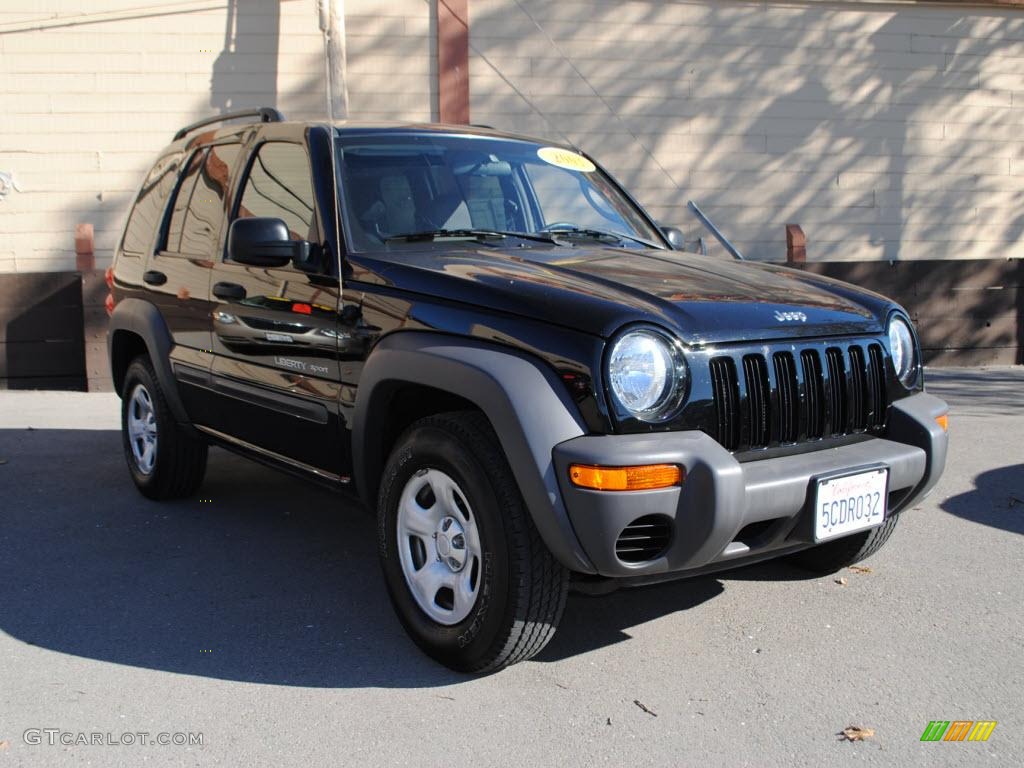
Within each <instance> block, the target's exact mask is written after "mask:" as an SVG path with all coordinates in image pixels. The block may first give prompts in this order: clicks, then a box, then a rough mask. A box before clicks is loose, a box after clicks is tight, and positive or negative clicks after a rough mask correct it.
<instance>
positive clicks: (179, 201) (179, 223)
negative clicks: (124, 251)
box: [163, 150, 206, 253]
mask: <svg viewBox="0 0 1024 768" xmlns="http://www.w3.org/2000/svg"><path fill="white" fill-rule="evenodd" d="M205 157H206V152H205V151H203V150H199V151H198V152H196V153H195V154H194V155H192V157H191V158H189V161H188V165H187V166H186V167H185V172H184V173H182V174H181V182H180V183H179V184H178V193H177V195H175V197H174V207H173V208H172V209H171V222H170V224H168V225H167V238H166V240H165V241H164V247H163V250H165V251H170V252H171V253H177V252H178V250H179V246H180V245H181V230H182V229H183V227H184V224H185V212H186V211H187V210H188V201H189V199H191V197H192V190H193V189H194V188H195V186H196V178H197V177H198V176H199V167H200V166H201V165H202V164H203V159H204V158H205Z"/></svg>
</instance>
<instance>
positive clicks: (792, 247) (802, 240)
mask: <svg viewBox="0 0 1024 768" xmlns="http://www.w3.org/2000/svg"><path fill="white" fill-rule="evenodd" d="M805 261H807V236H806V235H805V234H804V231H803V229H801V227H800V225H799V224H787V225H786V263H787V264H803V263H804V262H805Z"/></svg>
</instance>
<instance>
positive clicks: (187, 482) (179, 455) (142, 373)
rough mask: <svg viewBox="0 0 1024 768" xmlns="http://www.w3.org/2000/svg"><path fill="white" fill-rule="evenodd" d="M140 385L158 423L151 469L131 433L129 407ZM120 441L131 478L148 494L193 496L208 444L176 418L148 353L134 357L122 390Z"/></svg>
mask: <svg viewBox="0 0 1024 768" xmlns="http://www.w3.org/2000/svg"><path fill="white" fill-rule="evenodd" d="M138 387H142V388H143V389H144V391H145V392H146V393H148V395H149V399H150V402H151V403H152V410H153V415H154V421H155V424H156V447H155V449H154V452H155V460H154V461H153V464H152V467H151V468H149V470H148V471H146V468H144V467H143V466H142V464H141V463H140V460H139V459H137V457H136V455H135V452H134V451H133V449H132V438H131V436H130V434H129V411H130V409H131V408H132V397H133V395H134V394H135V392H136V389H137V388H138ZM121 441H122V445H123V446H124V455H125V460H126V461H127V462H128V470H129V471H130V472H131V476H132V480H134V481H135V486H136V487H137V488H138V489H139V491H140V492H141V493H142V495H143V496H145V497H146V498H149V499H155V500H163V499H180V498H183V497H186V496H191V495H192V494H193V493H195V492H196V491H197V490H198V489H199V486H200V485H201V484H202V482H203V476H204V475H205V474H206V457H207V451H208V447H207V444H206V442H204V441H203V440H199V439H197V438H195V437H193V436H192V435H190V434H188V433H187V432H186V431H185V430H184V429H183V428H182V427H181V426H180V425H179V424H178V423H177V421H175V419H174V416H173V414H172V413H171V410H170V408H169V407H168V405H167V398H166V397H165V396H164V393H163V390H162V389H161V388H160V383H159V382H158V381H157V377H156V373H155V372H154V371H153V365H152V363H150V361H149V358H148V357H145V356H139V357H137V358H135V359H134V360H132V362H131V364H130V365H129V366H128V370H127V372H126V373H125V377H124V387H123V388H122V391H121Z"/></svg>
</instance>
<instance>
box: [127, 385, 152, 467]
mask: <svg viewBox="0 0 1024 768" xmlns="http://www.w3.org/2000/svg"><path fill="white" fill-rule="evenodd" d="M156 438H157V435H156V411H155V410H154V409H153V398H152V397H150V395H149V391H148V390H147V389H146V388H145V387H144V386H142V385H141V384H136V385H135V389H133V390H132V395H131V397H130V398H129V399H128V443H129V445H131V448H132V458H133V459H134V460H135V466H136V467H137V468H138V470H139V472H141V473H142V474H144V475H148V474H150V473H152V471H153V467H154V466H156Z"/></svg>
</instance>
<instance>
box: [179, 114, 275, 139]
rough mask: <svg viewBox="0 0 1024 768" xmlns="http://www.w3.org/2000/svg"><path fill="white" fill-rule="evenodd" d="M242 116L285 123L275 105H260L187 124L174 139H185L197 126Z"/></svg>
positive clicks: (262, 121)
mask: <svg viewBox="0 0 1024 768" xmlns="http://www.w3.org/2000/svg"><path fill="white" fill-rule="evenodd" d="M240 117H258V118H259V119H260V120H259V121H260V122H261V123H283V122H284V115H282V114H281V113H280V112H278V111H277V110H276V109H274V108H273V107H259V108H258V109H244V110H241V111H239V112H225V113H224V114H223V115H217V116H216V117H208V118H206V119H205V120H197V121H196V122H194V123H192V124H190V125H186V126H185V127H184V128H182V129H181V130H180V131H178V132H177V133H176V134H174V140H175V141H177V140H178V139H183V138H185V137H186V136H188V135H189V134H190V133H192V131H194V130H196V129H197V128H202V127H203V126H206V125H213V124H214V123H222V122H224V121H225V120H235V119H236V118H240Z"/></svg>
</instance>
